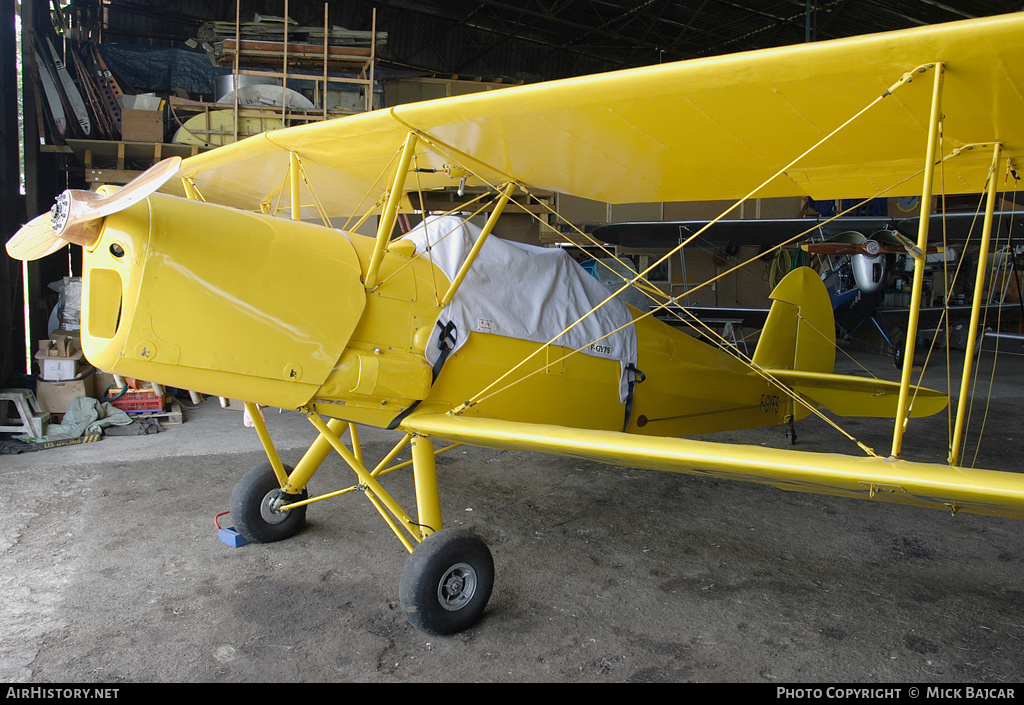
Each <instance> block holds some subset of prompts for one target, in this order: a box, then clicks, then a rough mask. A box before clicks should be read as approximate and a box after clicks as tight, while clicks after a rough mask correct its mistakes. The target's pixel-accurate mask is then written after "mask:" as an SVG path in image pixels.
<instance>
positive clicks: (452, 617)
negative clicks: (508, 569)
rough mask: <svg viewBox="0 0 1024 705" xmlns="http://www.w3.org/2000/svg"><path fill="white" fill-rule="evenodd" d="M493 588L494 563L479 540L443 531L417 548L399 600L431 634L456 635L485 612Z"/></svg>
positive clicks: (405, 571) (417, 624)
mask: <svg viewBox="0 0 1024 705" xmlns="http://www.w3.org/2000/svg"><path fill="white" fill-rule="evenodd" d="M493 587H494V560H493V559H492V558H491V552H490V550H488V548H487V544H485V543H484V542H483V541H482V540H481V539H480V538H479V537H478V536H476V535H475V534H473V533H470V532H469V531H465V530H463V529H442V530H441V531H438V532H436V533H433V534H431V535H430V536H428V537H427V538H426V539H424V540H423V541H422V542H421V543H420V545H419V546H417V547H416V548H415V550H413V552H412V555H411V556H409V559H408V560H407V561H406V563H405V568H404V569H403V570H402V582H401V584H400V586H399V591H398V594H399V599H400V601H401V603H402V611H403V612H405V616H406V619H408V620H409V622H410V623H412V625H413V626H414V627H416V628H417V629H420V630H422V631H425V632H427V633H428V634H455V633H456V632H461V631H463V630H464V629H468V628H469V627H470V626H472V625H473V624H474V623H475V622H476V621H477V620H478V619H479V618H480V615H481V614H483V611H484V608H485V607H486V606H487V601H488V600H489V599H490V597H491V589H492V588H493Z"/></svg>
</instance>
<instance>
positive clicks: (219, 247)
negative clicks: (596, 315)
mask: <svg viewBox="0 0 1024 705" xmlns="http://www.w3.org/2000/svg"><path fill="white" fill-rule="evenodd" d="M373 245H374V241H373V240H372V239H371V238H367V237H364V236H360V235H355V234H349V233H343V232H341V231H337V230H332V229H328V228H324V227H321V226H318V225H313V224H309V223H304V222H299V221H292V220H286V219H283V218H272V217H268V216H263V215H258V214H253V213H247V212H242V211H238V210H234V209H230V208H225V207H220V206H213V205H208V204H205V203H200V202H195V201H189V200H185V199H180V198H175V197H170V196H164V195H159V194H157V195H154V196H151V197H150V198H149V199H148V200H147V201H145V202H143V203H140V204H138V205H136V206H133V207H132V208H129V209H127V210H125V211H122V212H120V213H117V214H114V215H111V216H109V217H108V218H107V220H106V223H105V227H104V230H103V233H102V236H101V237H100V239H99V241H98V242H97V243H96V245H95V246H94V247H92V248H90V249H88V250H87V251H86V254H85V258H84V267H83V269H84V273H83V274H84V292H85V294H84V297H83V298H84V300H83V312H82V316H83V325H82V342H83V348H84V350H85V354H86V357H87V358H88V359H89V360H90V361H91V362H92V363H93V364H94V365H96V366H97V367H99V368H101V369H104V370H106V371H109V372H113V373H116V374H120V375H123V376H130V377H137V378H140V379H145V380H150V381H154V382H159V383H161V384H164V385H167V386H172V387H178V388H182V389H191V390H195V391H200V392H203V393H207V394H212V395H217V396H224V397H232V398H238V399H244V400H247V401H254V402H257V403H260V404H264V405H267V406H275V407H281V408H298V407H301V406H307V405H312V406H313V407H314V408H315V409H316V410H317V411H318V412H320V413H323V414H326V415H329V416H333V417H336V418H341V419H345V420H348V421H353V422H357V423H366V424H371V425H375V426H387V425H389V424H390V423H391V422H392V421H393V420H394V419H395V418H396V417H398V416H399V415H400V414H401V413H402V412H403V411H405V410H406V409H408V408H409V407H410V406H412V405H413V404H415V403H417V402H420V408H424V409H426V408H430V409H433V410H445V411H447V410H450V409H452V408H455V407H458V406H459V405H461V404H463V403H464V402H466V401H469V400H472V401H473V402H474V404H472V405H471V406H469V407H468V408H466V409H465V411H464V412H463V413H465V414H466V415H471V416H484V417H491V418H497V419H503V420H508V421H526V422H533V423H545V424H556V425H563V426H573V427H578V428H592V429H608V430H622V428H623V423H624V420H625V406H624V405H623V403H622V402H621V400H620V397H619V380H620V373H621V370H620V366H619V363H618V362H616V361H611V360H606V359H600V358H596V357H593V356H590V355H585V354H570V353H571V351H570V350H568V349H565V348H561V347H556V346H549V347H547V348H546V349H544V346H542V345H538V344H537V343H532V342H527V341H521V340H512V339H509V338H503V337H498V336H494V335H488V334H484V333H473V334H472V335H471V336H470V338H469V339H468V340H467V341H466V343H465V345H463V346H462V347H461V348H460V349H459V350H458V351H457V352H455V353H453V354H452V355H451V357H449V358H448V360H447V361H446V362H445V364H444V367H443V369H442V371H441V372H440V374H439V376H438V378H437V379H436V380H434V381H432V370H431V366H430V365H429V364H428V363H427V361H426V358H425V356H424V351H425V350H426V349H427V346H432V345H435V344H436V339H437V329H436V328H435V321H436V320H437V317H438V315H439V313H440V310H441V309H440V306H439V303H438V299H439V296H440V294H438V293H437V292H444V291H445V290H446V289H447V287H448V284H449V282H448V279H447V278H446V277H445V275H444V274H442V273H441V270H440V269H438V268H437V267H436V266H434V265H433V264H432V263H431V262H430V261H429V260H427V259H426V258H425V257H414V256H413V253H412V252H411V248H406V247H404V246H403V244H402V243H401V242H399V243H394V244H393V245H392V247H391V249H390V251H389V252H388V253H387V254H386V256H385V259H384V262H383V265H382V268H381V271H380V275H379V276H378V279H377V281H378V285H377V286H376V287H375V288H374V289H372V290H371V291H369V292H368V291H366V289H365V288H364V286H363V283H362V275H363V273H364V272H365V271H366V268H367V265H368V263H369V260H370V257H371V255H372V251H373ZM637 336H638V340H639V358H638V364H637V367H638V368H639V369H640V370H641V371H642V372H643V374H644V375H645V376H646V380H645V381H644V382H642V383H640V384H637V385H636V387H635V397H634V401H633V405H632V413H631V419H630V422H629V427H628V430H630V431H632V432H637V433H645V434H652V435H665V436H677V435H685V434H691V433H702V432H707V431H714V430H723V429H731V428H741V427H754V426H764V425H771V424H775V423H779V422H781V421H782V420H783V419H784V418H785V416H786V415H787V414H788V413H791V412H792V409H791V406H790V404H788V403H787V402H786V400H785V398H784V397H781V396H780V393H779V391H778V389H775V388H773V387H772V386H771V385H770V384H769V383H767V382H765V381H763V380H761V379H760V378H758V377H756V376H754V375H751V374H750V373H749V369H748V368H747V367H746V366H745V365H743V364H742V363H741V362H740V361H738V360H737V359H736V358H734V357H733V356H732V355H730V354H728V353H725V352H723V351H721V350H719V349H717V348H714V347H712V346H709V345H706V344H704V343H701V342H699V341H697V340H696V339H694V338H693V337H691V336H689V335H687V334H685V333H682V332H680V331H677V330H676V329H674V328H672V327H670V326H668V325H665V324H663V323H661V322H658V321H655V320H653V319H651V318H643V319H641V320H638V321H637ZM534 353H537V354H535V355H533V357H532V358H531V357H530V356H531V355H532V354H534ZM527 358H530V359H529V360H528V361H527V362H526V363H525V364H523V365H522V366H521V367H519V368H518V369H517V370H516V371H515V372H514V373H512V374H511V375H508V376H507V377H503V375H505V374H506V373H507V372H508V371H509V370H510V369H512V368H513V367H515V366H516V365H518V364H519V363H521V362H522V361H523V360H524V359H527ZM492 383H495V384H494V385H493V387H491V385H492ZM489 387H491V388H489Z"/></svg>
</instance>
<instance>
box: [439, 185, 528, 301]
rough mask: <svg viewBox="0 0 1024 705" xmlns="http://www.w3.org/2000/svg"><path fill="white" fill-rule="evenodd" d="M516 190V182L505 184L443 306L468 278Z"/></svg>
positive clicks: (447, 293)
mask: <svg viewBox="0 0 1024 705" xmlns="http://www.w3.org/2000/svg"><path fill="white" fill-rule="evenodd" d="M515 190H516V185H515V182H511V181H510V182H509V183H507V184H505V188H503V189H502V190H501V191H500V193H501V196H500V197H499V198H498V202H497V203H496V204H495V205H494V210H493V211H491V215H490V217H489V218H488V219H487V222H486V223H485V224H484V228H483V230H482V231H481V232H480V237H478V238H477V239H476V242H475V243H473V249H472V250H470V251H469V254H468V255H466V261H465V262H463V263H462V266H461V267H459V271H458V273H457V274H456V275H455V279H453V280H452V283H451V286H449V287H448V291H447V292H445V295H444V297H443V298H442V299H441V304H440V305H441V308H444V307H445V306H447V305H448V304H450V303H451V302H452V297H454V296H455V292H456V291H458V290H459V286H461V284H462V280H463V279H465V278H466V274H467V273H468V272H469V268H470V267H472V266H473V262H474V261H476V256H477V255H478V254H480V249H481V248H482V247H483V245H484V241H485V240H486V239H487V236H488V235H490V234H491V231H492V230H493V229H494V226H495V225H496V224H497V222H498V218H499V217H500V216H501V214H502V211H504V210H505V206H506V205H507V204H508V200H509V199H510V198H511V197H512V194H513V192H515Z"/></svg>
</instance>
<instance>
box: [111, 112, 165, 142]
mask: <svg viewBox="0 0 1024 705" xmlns="http://www.w3.org/2000/svg"><path fill="white" fill-rule="evenodd" d="M121 139H123V140H124V141H125V142H163V141H164V112H163V111H162V110H127V109H126V110H122V111H121Z"/></svg>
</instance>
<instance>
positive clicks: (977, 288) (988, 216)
mask: <svg viewBox="0 0 1024 705" xmlns="http://www.w3.org/2000/svg"><path fill="white" fill-rule="evenodd" d="M1001 154H1002V145H1001V144H999V143H998V142H997V143H996V144H995V147H994V149H993V150H992V166H991V167H990V168H989V177H988V194H986V199H985V222H984V225H983V226H982V230H981V245H980V248H979V250H978V272H977V274H976V275H975V280H974V301H973V302H972V303H971V325H970V327H969V328H968V329H967V351H966V354H965V355H964V371H963V376H962V377H961V378H960V398H959V399H958V400H957V405H956V422H955V424H954V425H953V437H952V438H951V439H950V450H949V464H950V465H956V464H957V461H958V460H959V459H960V458H959V456H960V436H961V435H962V434H963V430H964V412H965V411H966V409H967V390H968V387H969V385H970V383H971V366H972V364H973V362H974V342H975V340H976V339H977V337H978V319H979V318H980V317H981V297H982V296H984V292H985V270H986V263H987V260H988V246H989V241H990V240H991V238H992V217H993V214H994V213H995V209H996V166H997V164H998V162H999V157H1000V155H1001ZM922 220H924V219H923V218H922ZM916 266H920V267H923V262H921V261H920V260H918V261H917V265H916ZM915 277H916V267H915ZM903 364H904V366H906V364H907V361H906V360H905V359H904V361H903Z"/></svg>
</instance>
